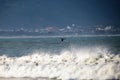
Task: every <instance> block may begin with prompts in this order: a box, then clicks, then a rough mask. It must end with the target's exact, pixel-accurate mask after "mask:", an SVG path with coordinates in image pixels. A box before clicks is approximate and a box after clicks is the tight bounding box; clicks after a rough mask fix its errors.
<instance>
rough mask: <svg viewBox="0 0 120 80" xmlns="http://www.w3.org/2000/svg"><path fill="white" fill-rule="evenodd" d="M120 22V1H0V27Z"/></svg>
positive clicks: (110, 23) (111, 23)
mask: <svg viewBox="0 0 120 80" xmlns="http://www.w3.org/2000/svg"><path fill="white" fill-rule="evenodd" d="M73 23H74V24H77V25H87V26H89V25H90V26H91V25H120V0H0V28H2V27H6V28H14V27H16V28H18V27H27V28H29V27H40V26H59V27H62V26H66V25H70V24H73Z"/></svg>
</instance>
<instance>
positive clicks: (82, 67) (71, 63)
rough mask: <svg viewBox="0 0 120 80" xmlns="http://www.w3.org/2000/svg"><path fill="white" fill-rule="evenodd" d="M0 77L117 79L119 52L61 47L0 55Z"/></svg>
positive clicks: (118, 77) (67, 79) (118, 74)
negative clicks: (58, 50)
mask: <svg viewBox="0 0 120 80" xmlns="http://www.w3.org/2000/svg"><path fill="white" fill-rule="evenodd" d="M0 77H33V78H36V77H47V78H56V79H62V80H69V79H77V80H78V79H120V55H114V54H110V53H109V52H108V50H107V49H103V48H92V49H88V48H84V49H73V48H72V49H70V50H64V51H62V52H61V54H59V55H57V54H47V53H44V52H34V53H33V54H32V55H26V56H22V57H7V56H6V55H3V56H0Z"/></svg>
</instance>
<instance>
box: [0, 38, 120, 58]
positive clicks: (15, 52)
mask: <svg viewBox="0 0 120 80" xmlns="http://www.w3.org/2000/svg"><path fill="white" fill-rule="evenodd" d="M63 38H64V39H65V40H64V41H63V42H61V37H38V38H20V37H19V38H0V55H8V56H23V55H28V54H32V53H33V52H35V51H40V52H41V51H42V52H46V53H49V54H60V52H61V51H62V50H66V49H68V50H69V49H70V48H79V49H80V48H83V47H86V49H89V48H90V47H98V46H102V47H103V48H107V49H108V51H110V52H111V53H112V54H119V53H120V36H82V37H80V36H79V37H63Z"/></svg>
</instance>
